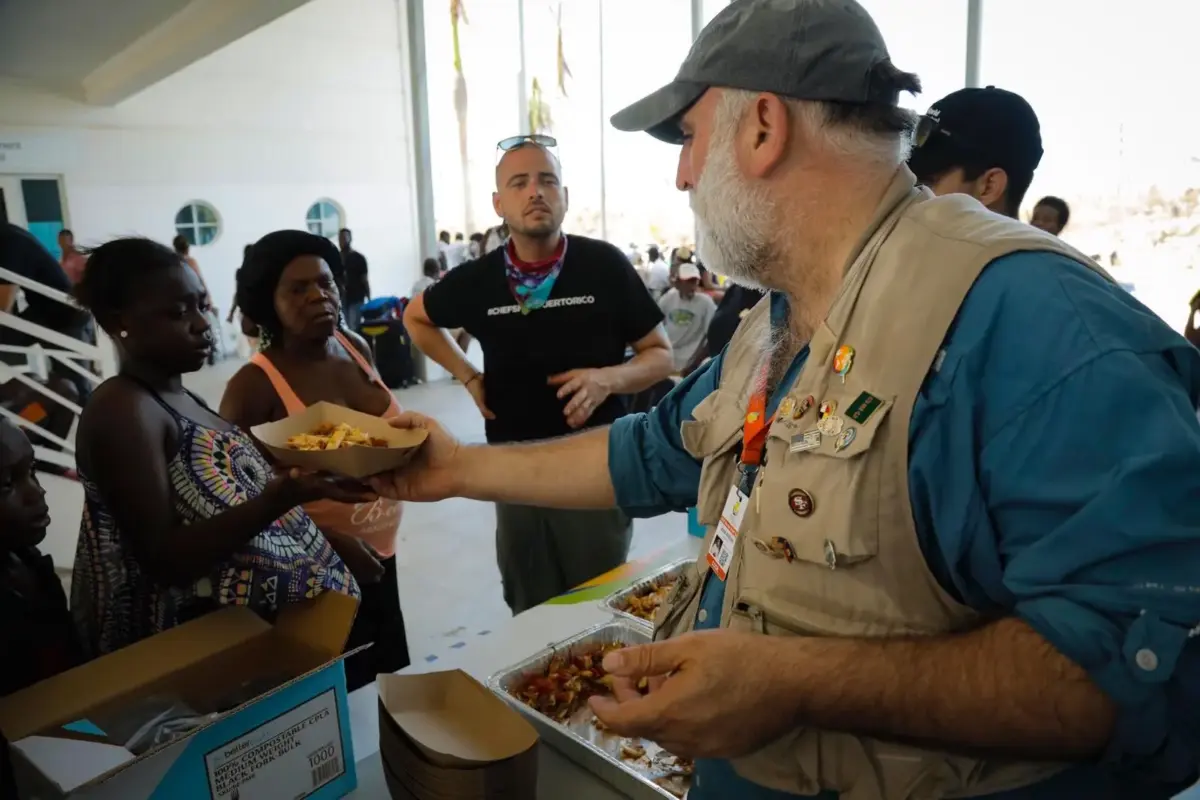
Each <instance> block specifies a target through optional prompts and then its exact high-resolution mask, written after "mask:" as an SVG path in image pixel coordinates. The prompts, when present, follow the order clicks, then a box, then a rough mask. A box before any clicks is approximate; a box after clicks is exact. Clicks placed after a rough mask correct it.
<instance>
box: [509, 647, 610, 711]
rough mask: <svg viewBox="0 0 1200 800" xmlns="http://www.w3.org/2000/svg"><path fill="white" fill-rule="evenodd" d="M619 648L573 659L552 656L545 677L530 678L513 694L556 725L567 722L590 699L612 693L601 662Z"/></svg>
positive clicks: (590, 652) (571, 657)
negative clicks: (607, 654) (606, 655)
mask: <svg viewBox="0 0 1200 800" xmlns="http://www.w3.org/2000/svg"><path fill="white" fill-rule="evenodd" d="M622 647H624V645H622V644H620V643H613V644H606V645H601V646H600V647H597V648H596V649H594V650H591V651H589V652H586V653H580V654H577V655H574V656H555V657H554V658H552V659H551V660H550V663H549V664H548V665H547V666H546V671H545V674H543V675H532V676H530V677H529V678H527V679H526V680H525V682H524V683H523V684H522V685H520V686H518V687H517V689H516V690H515V691H514V692H513V694H514V696H516V698H517V699H518V700H520V701H521V702H523V703H524V704H525V705H527V706H529V707H530V708H532V709H534V710H535V711H538V712H539V713H542V714H545V715H546V716H547V717H549V718H550V719H552V720H554V721H555V722H566V721H567V720H568V719H570V718H571V716H572V715H573V714H574V713H575V712H576V711H579V710H580V709H581V708H583V707H584V706H585V705H586V704H587V701H588V698H589V697H592V696H593V695H598V694H608V693H609V692H610V691H612V677H611V676H609V675H608V674H607V673H606V672H605V671H604V667H603V666H602V665H601V662H602V661H603V660H604V656H605V654H606V653H611V652H612V651H613V650H620V649H621V648H622Z"/></svg>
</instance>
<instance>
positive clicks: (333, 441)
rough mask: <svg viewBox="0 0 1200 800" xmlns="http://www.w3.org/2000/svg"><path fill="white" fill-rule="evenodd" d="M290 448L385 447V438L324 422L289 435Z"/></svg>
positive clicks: (288, 444) (342, 424) (341, 423)
mask: <svg viewBox="0 0 1200 800" xmlns="http://www.w3.org/2000/svg"><path fill="white" fill-rule="evenodd" d="M287 446H288V448H289V449H291V450H342V449H344V448H347V447H387V446H388V442H387V439H379V438H377V437H374V436H370V435H368V434H366V433H364V432H363V431H361V430H359V429H358V428H355V427H354V426H353V425H347V424H346V423H345V422H339V423H337V424H336V425H335V424H333V423H331V422H325V423H322V424H321V425H318V426H317V427H316V429H314V430H312V431H310V432H309V433H298V434H296V435H295V436H289V437H288V440H287Z"/></svg>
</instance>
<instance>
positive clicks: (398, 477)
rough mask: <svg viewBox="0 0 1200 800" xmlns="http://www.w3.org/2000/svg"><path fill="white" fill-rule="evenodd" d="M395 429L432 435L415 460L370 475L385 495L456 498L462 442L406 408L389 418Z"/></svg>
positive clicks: (423, 499) (373, 484)
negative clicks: (420, 431)
mask: <svg viewBox="0 0 1200 800" xmlns="http://www.w3.org/2000/svg"><path fill="white" fill-rule="evenodd" d="M388 422H389V423H390V424H391V426H392V427H393V428H406V429H420V430H425V431H428V432H429V437H428V438H427V439H426V440H425V443H424V444H422V445H421V449H420V450H419V451H418V452H417V454H416V455H415V456H413V458H412V460H411V461H409V462H408V463H407V464H405V465H404V466H402V467H400V468H399V469H397V470H393V471H392V472H384V473H380V474H379V475H373V476H372V477H370V478H368V480H369V481H370V483H371V487H372V488H373V489H374V490H375V491H376V492H377V493H378V494H380V495H382V496H383V497H388V498H391V499H393V500H414V501H417V502H422V503H428V502H433V501H436V500H444V499H446V498H447V497H457V496H458V493H459V491H460V489H459V483H458V480H459V478H460V477H461V472H462V470H461V469H460V468H459V458H460V457H461V452H462V449H463V447H462V445H461V444H460V443H459V441H458V440H457V439H455V438H454V437H453V436H451V435H450V434H449V433H447V431H446V429H445V428H443V427H442V426H441V425H439V424H438V422H437V420H435V419H433V418H432V417H426V416H425V415H423V414H417V413H415V412H412V411H405V412H404V413H402V414H400V415H399V416H396V417H393V418H392V419H390V420H388Z"/></svg>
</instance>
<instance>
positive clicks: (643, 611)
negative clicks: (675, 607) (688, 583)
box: [624, 583, 671, 622]
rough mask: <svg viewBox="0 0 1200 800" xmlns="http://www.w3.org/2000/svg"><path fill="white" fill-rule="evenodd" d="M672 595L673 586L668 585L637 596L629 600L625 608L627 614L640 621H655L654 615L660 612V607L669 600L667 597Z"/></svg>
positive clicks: (656, 587)
mask: <svg viewBox="0 0 1200 800" xmlns="http://www.w3.org/2000/svg"><path fill="white" fill-rule="evenodd" d="M670 593H671V584H669V583H666V584H663V585H662V586H655V587H654V588H652V589H649V590H647V591H645V592H642V593H641V594H635V595H634V596H633V597H631V598H629V603H628V604H627V605H626V606H625V608H624V611H625V613H626V614H632V615H633V616H635V617H637V618H638V619H645V620H650V621H651V622H653V621H654V615H655V613H656V612H657V611H658V607H659V606H661V605H662V604H663V602H664V601H665V600H666V599H667V595H668V594H670Z"/></svg>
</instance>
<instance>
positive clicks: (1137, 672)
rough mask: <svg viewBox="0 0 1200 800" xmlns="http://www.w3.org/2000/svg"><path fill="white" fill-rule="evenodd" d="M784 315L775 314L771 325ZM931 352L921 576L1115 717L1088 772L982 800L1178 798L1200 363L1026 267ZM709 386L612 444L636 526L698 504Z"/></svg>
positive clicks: (1157, 325)
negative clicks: (1012, 624)
mask: <svg viewBox="0 0 1200 800" xmlns="http://www.w3.org/2000/svg"><path fill="white" fill-rule="evenodd" d="M786 310H787V309H786V300H785V299H784V298H783V297H779V296H774V297H773V298H772V321H773V323H774V324H779V323H780V322H781V321H782V320H783V319H785V318H786ZM943 351H944V357H941V358H939V359H938V363H937V365H936V368H935V369H934V370H932V371H931V372H930V374H929V375H928V377H927V378H926V381H925V384H924V386H923V388H922V390H921V393H920V395H919V397H918V398H917V401H916V404H915V406H914V409H913V414H912V420H911V426H910V430H909V492H910V495H911V500H912V508H913V515H914V522H915V523H916V530H917V535H918V538H919V540H920V545H921V548H922V551H923V553H924V555H925V558H926V560H927V561H928V563H929V566H930V568H931V570H932V572H933V573H934V575H936V576H937V578H938V580H939V582H940V583H941V584H942V586H943V587H944V588H945V589H946V590H947V591H948V592H950V593H951V594H953V595H954V596H956V597H957V598H959V599H960V600H961V601H963V602H964V603H966V604H967V605H969V606H970V607H972V608H974V609H977V610H979V611H981V612H984V613H987V614H991V615H995V614H996V613H997V612H1001V613H1005V614H1009V615H1013V616H1016V617H1018V618H1019V619H1022V620H1024V621H1025V622H1027V623H1028V624H1029V625H1031V626H1032V627H1033V628H1034V629H1035V630H1037V631H1038V632H1039V633H1041V634H1042V635H1043V636H1045V637H1046V639H1048V640H1049V641H1050V642H1051V643H1052V644H1053V645H1054V646H1055V647H1056V648H1057V649H1058V650H1059V651H1060V652H1062V653H1063V654H1064V655H1066V656H1067V657H1069V658H1071V659H1072V660H1074V661H1075V662H1077V663H1078V664H1080V665H1081V666H1082V667H1083V668H1085V669H1086V670H1087V671H1088V673H1089V674H1090V675H1091V677H1092V679H1093V680H1095V681H1096V683H1097V684H1098V685H1099V686H1100V687H1101V688H1102V689H1103V690H1104V691H1105V692H1107V693H1108V694H1109V695H1110V696H1111V697H1112V699H1113V700H1114V701H1115V703H1116V704H1117V706H1118V709H1119V713H1118V719H1117V723H1116V728H1115V731H1114V733H1113V736H1112V739H1111V742H1110V744H1109V747H1108V749H1107V752H1106V753H1105V754H1104V756H1103V757H1102V758H1101V759H1099V760H1098V761H1097V762H1095V763H1088V764H1080V765H1078V766H1076V767H1073V768H1070V769H1068V770H1066V771H1065V772H1063V773H1061V774H1059V775H1057V776H1055V777H1054V778H1051V779H1050V780H1048V781H1045V782H1042V783H1040V784H1037V785H1034V786H1031V787H1027V788H1025V789H1021V790H1017V791H1010V792H1004V793H1000V794H993V795H990V796H989V797H988V800H1001V799H1003V800H1017V799H1018V798H1019V799H1020V800H1052V799H1053V800H1059V799H1060V798H1085V797H1086V798H1089V800H1108V799H1109V798H1111V799H1113V800H1116V798H1122V800H1125V799H1128V800H1158V799H1159V798H1169V797H1171V796H1173V795H1174V794H1175V793H1177V792H1179V791H1181V790H1182V789H1184V788H1185V787H1187V786H1188V785H1189V784H1190V783H1192V782H1194V780H1195V777H1196V771H1197V764H1198V762H1200V644H1198V643H1197V641H1195V640H1193V639H1192V638H1191V637H1192V632H1193V627H1194V626H1197V623H1200V422H1198V421H1197V417H1196V406H1197V401H1198V399H1200V352H1197V351H1196V350H1195V348H1193V347H1192V346H1191V345H1189V344H1188V343H1187V342H1186V341H1185V340H1184V339H1183V337H1181V336H1180V335H1179V334H1177V333H1175V332H1174V331H1172V330H1170V329H1169V328H1168V326H1167V325H1166V324H1165V323H1163V322H1162V321H1161V320H1160V319H1159V318H1158V317H1156V316H1155V315H1154V314H1153V313H1151V312H1150V311H1148V310H1147V309H1146V308H1145V307H1144V306H1142V305H1141V304H1140V303H1138V302H1137V301H1136V300H1135V299H1134V298H1133V297H1132V296H1130V295H1129V294H1128V293H1126V292H1125V291H1124V290H1123V289H1121V288H1119V287H1117V286H1113V285H1111V284H1109V283H1107V282H1106V281H1104V280H1103V279H1102V278H1100V277H1099V276H1098V275H1096V274H1095V273H1093V272H1091V271H1090V270H1088V269H1087V268H1085V267H1083V266H1082V265H1080V264H1077V263H1075V262H1073V261H1071V260H1069V259H1067V258H1065V257H1062V256H1059V255H1056V254H1050V253H1036V252H1031V253H1018V254H1014V255H1009V256H1006V257H1004V258H1001V259H998V260H997V261H995V262H993V263H992V264H991V265H989V266H988V268H987V269H986V270H985V271H984V272H983V274H982V275H981V276H980V277H979V279H978V280H977V281H976V283H975V285H974V287H973V288H972V289H971V291H970V292H969V293H968V295H967V297H966V299H965V300H964V302H963V305H962V307H961V308H960V309H959V313H958V316H957V318H956V320H955V322H954V325H953V326H952V327H951V329H950V331H949V333H948V334H947V337H946V339H945V342H944V345H943ZM806 357H807V350H804V351H802V352H801V353H800V354H799V355H798V356H797V357H796V360H795V362H794V363H793V364H792V366H791V372H790V374H789V375H788V376H787V377H785V379H784V380H783V381H782V382H781V384H780V385H781V386H782V387H788V386H790V385H791V383H792V381H793V380H794V378H795V377H796V375H797V374H798V372H799V370H800V368H801V367H802V366H803V363H804V359H805V358H806ZM721 365H722V360H721V357H718V358H715V359H713V360H712V361H711V362H709V364H708V365H707V366H706V367H705V368H703V369H702V370H700V371H698V372H696V373H694V374H693V375H691V376H690V377H689V378H688V379H687V380H685V381H683V382H681V383H680V384H679V385H678V386H677V387H676V388H675V390H674V391H673V392H671V394H670V395H668V396H667V398H666V399H665V400H664V401H663V402H661V403H660V404H659V405H658V406H657V407H656V408H655V410H654V411H652V412H650V413H649V414H639V415H632V416H629V417H625V418H623V419H621V420H619V421H618V422H617V423H616V424H614V425H613V427H612V430H611V433H610V436H609V463H610V470H611V473H612V480H613V485H614V486H615V488H616V497H617V503H618V504H619V505H620V506H621V507H622V508H624V509H625V510H626V511H627V512H628V513H630V514H631V515H633V516H651V515H655V514H660V513H663V512H665V511H668V510H680V509H684V508H687V507H689V506H692V505H695V503H696V492H697V485H698V483H699V477H700V462H698V461H697V460H696V459H694V458H693V457H692V456H691V455H689V454H688V453H687V452H686V451H685V450H684V449H683V444H682V442H681V440H680V430H679V428H680V423H681V422H683V421H684V420H687V419H690V418H691V415H692V410H693V409H694V408H695V406H696V405H697V404H698V403H699V402H700V401H701V400H702V399H704V397H706V396H707V395H708V394H709V393H711V392H712V391H713V390H715V389H716V387H717V385H718V384H719V382H720V375H721ZM782 396H783V393H782V392H777V393H776V395H775V396H774V397H772V398H771V400H770V403H769V411H773V410H774V406H775V404H777V403H778V401H779V400H780V399H782ZM724 590H725V585H724V583H722V582H721V581H719V580H709V582H708V584H707V585H706V587H705V589H704V593H703V595H702V600H701V602H702V607H703V608H704V609H705V610H706V615H703V616H705V617H706V621H705V623H703V624H697V627H698V628H711V627H716V626H718V625H719V624H720V612H721V605H722V600H723V595H724ZM696 774H697V778H698V783H699V785H698V786H697V787H696V789H695V790H694V794H693V797H694V798H699V800H705V799H706V798H717V797H738V798H745V800H760V798H764V799H765V798H771V799H772V800H775V799H776V798H783V797H789V796H790V795H784V794H781V793H778V792H774V791H770V790H765V789H763V788H761V787H758V786H755V785H753V784H750V783H748V782H746V781H744V780H742V779H741V778H739V777H738V776H737V775H736V774H735V773H734V771H733V770H732V768H731V767H730V766H729V764H727V763H725V762H714V761H706V762H701V763H700V764H698V765H697V772H696ZM824 796H826V797H829V798H833V797H836V793H833V792H826V793H825V795H824Z"/></svg>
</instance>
